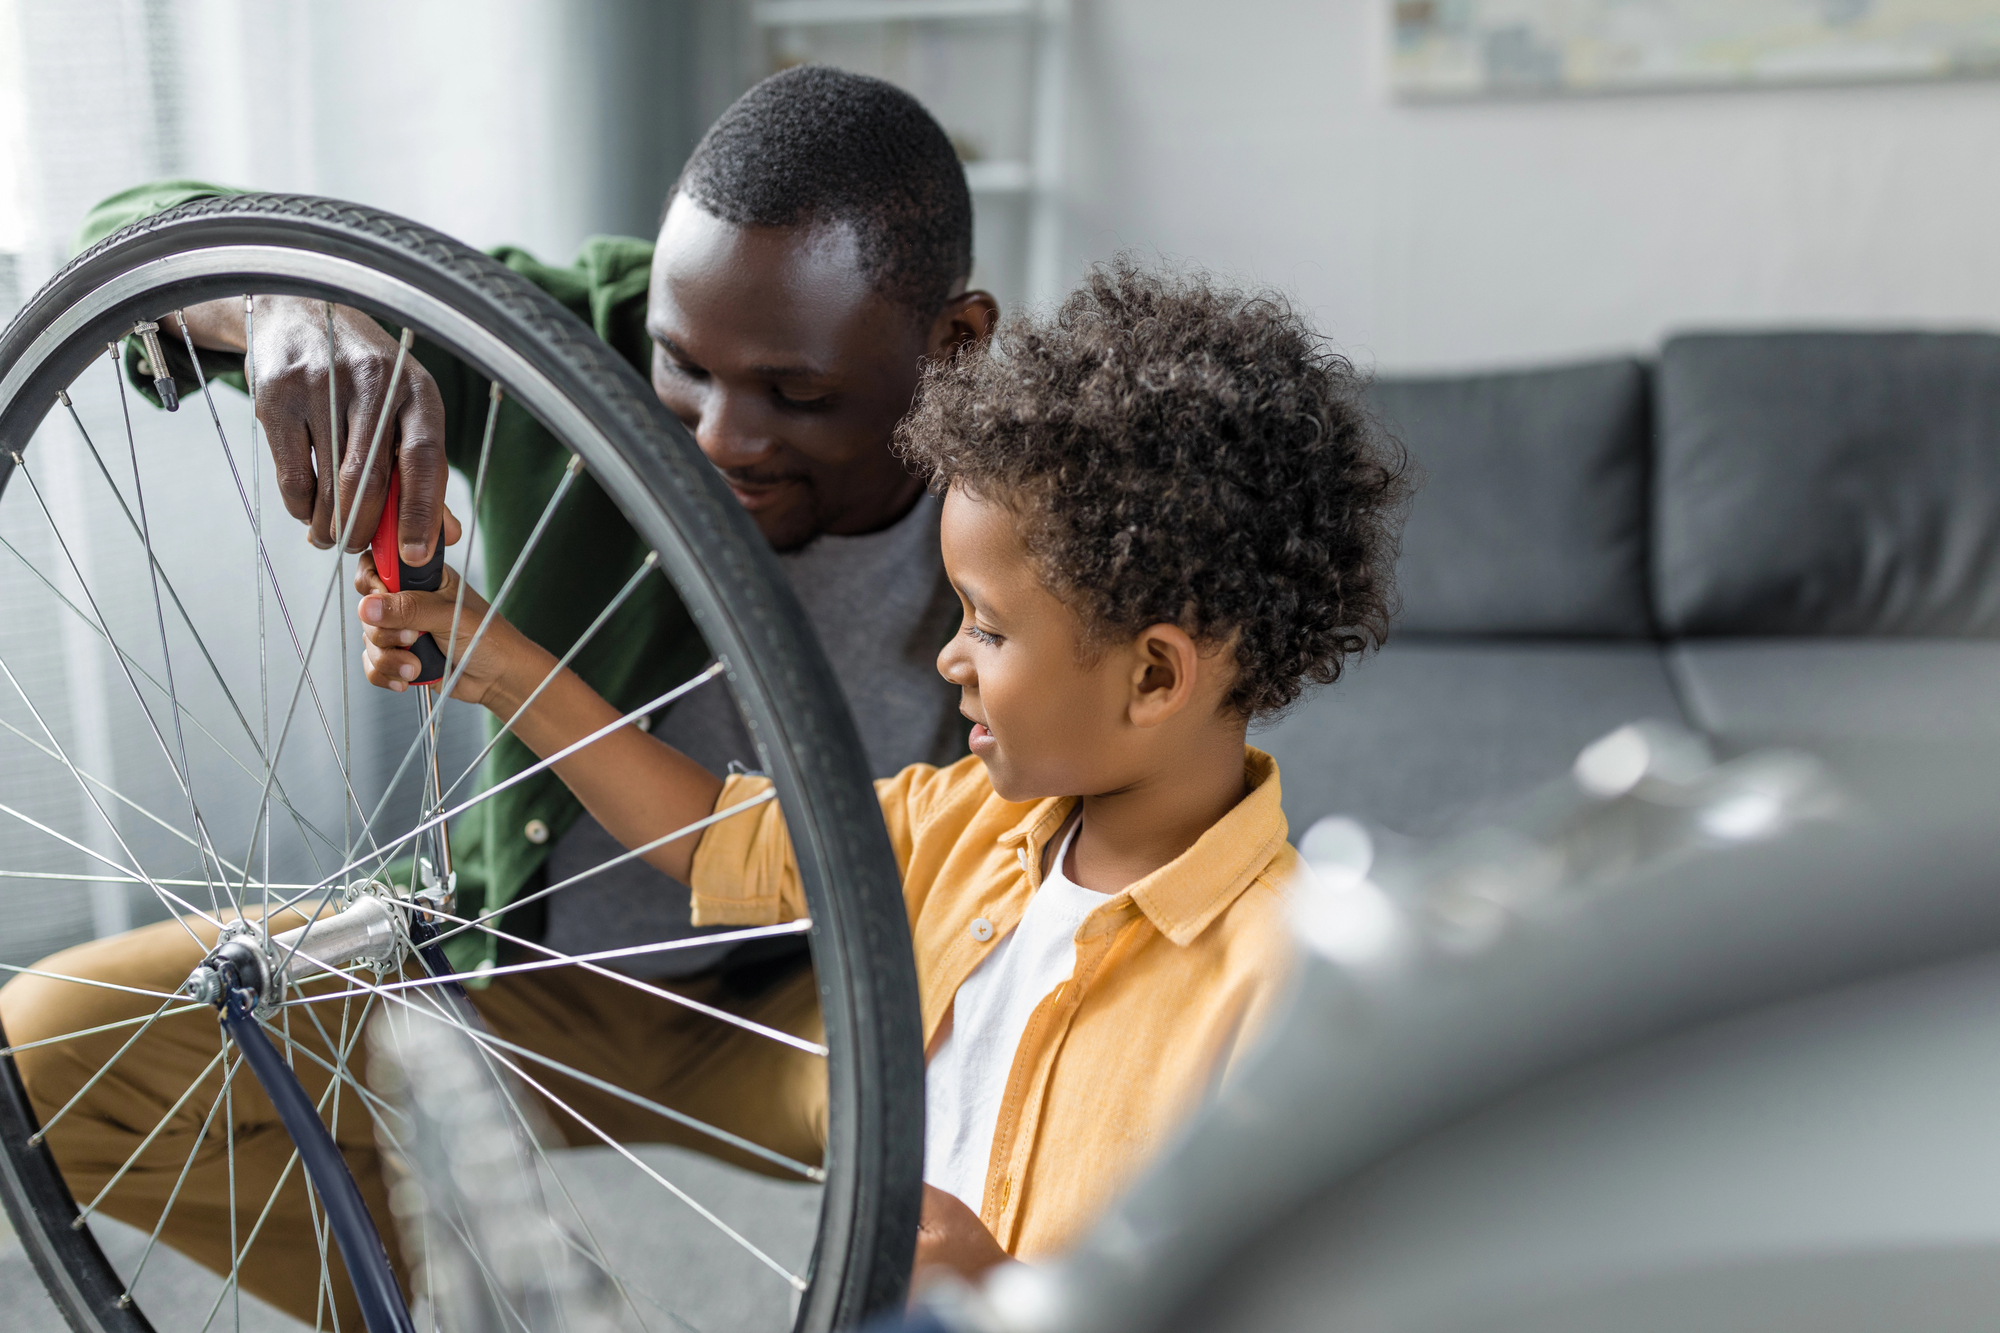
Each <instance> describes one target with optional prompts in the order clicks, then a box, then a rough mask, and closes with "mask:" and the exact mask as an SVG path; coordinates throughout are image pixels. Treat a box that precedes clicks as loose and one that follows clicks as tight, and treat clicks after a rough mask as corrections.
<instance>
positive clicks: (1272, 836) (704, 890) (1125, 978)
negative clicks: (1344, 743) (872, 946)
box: [691, 747, 1296, 1260]
mask: <svg viewBox="0 0 2000 1333" xmlns="http://www.w3.org/2000/svg"><path fill="white" fill-rule="evenodd" d="M1243 767H1244V776H1245V778H1246V780H1247V784H1248V786H1249V788H1250V790H1249V792H1248V794H1246V795H1245V796H1244V798H1243V799H1242V800H1241V801H1239V802H1238V803H1237V805H1236V807H1235V808H1234V809H1232V810H1231V811H1230V812H1229V813H1228V814H1227V815H1224V816H1223V817H1222V819H1221V820H1219V821H1218V822H1217V823H1216V824H1214V825H1213V826H1212V827H1211V828H1210V829H1209V830H1208V831H1207V832H1206V833H1204V834H1202V836H1201V838H1200V839H1199V840H1198V841H1197V842H1196V843H1195V845H1194V846H1192V847H1190V848H1188V850H1187V851H1185V852H1183V853H1182V854H1181V855H1180V856H1178V857H1176V858H1174V860H1172V861H1170V862H1168V863H1167V864H1166V865H1164V866H1162V867H1160V868H1159V869H1158V870H1156V871H1154V872H1153V873H1152V874H1150V875H1148V876H1146V877H1145V878H1144V879H1142V880H1140V881H1138V882H1137V883H1135V884H1133V885H1132V886H1131V887H1129V888H1127V889H1126V890H1125V891H1124V892H1123V893H1119V894H1116V895H1113V896H1112V897H1111V898H1110V899H1109V900H1108V901H1106V902H1105V903H1104V904H1103V905H1102V906H1100V907H1098V908H1097V909H1096V910H1095V911H1093V912H1092V913H1091V914H1090V915H1089V916H1088V917H1086V918H1085V919H1084V922H1083V924H1082V925H1081V926H1079V927H1078V928H1077V932H1076V970H1075V972H1074V973H1073V974H1072V975H1071V977H1070V980H1069V981H1067V982H1065V983H1064V984H1063V985H1061V986H1059V987H1057V988H1056V989H1055V990H1053V991H1051V992H1050V993H1049V994H1048V996H1047V997H1046V998H1044V999H1043V1000H1042V1002H1041V1004H1040V1006H1039V1007H1037V1008H1036V1010H1035V1011H1034V1014H1033V1015H1032V1016H1031V1017H1030V1018H1029V1020H1028V1026H1027V1030H1026V1031H1025V1032H1024V1033H1023V1034H1022V1036H1021V1044H1020V1046H1019V1047H1018V1048H1017V1049H1016V1051H1015V1053H1014V1065H1013V1070H1012V1072H1011V1073H1010V1074H1009V1076H1008V1080H1007V1091H1006V1095H1005V1099H1004V1101H1003V1102H1002V1104H1001V1108H1000V1119H999V1123H998V1125H997V1126H996V1128H995V1130H994V1134H993V1151H992V1156H991V1157H990V1158H989V1159H988V1166H987V1173H986V1191H985V1196H984V1199H983V1201H982V1206H981V1208H980V1210H979V1212H980V1219H981V1220H982V1221H983V1222H984V1223H985V1224H986V1227H987V1229H988V1230H990V1231H991V1232H992V1233H993V1235H994V1236H995V1237H996V1238H997V1239H998V1240H999V1242H1000V1244H1001V1245H1002V1246H1004V1247H1005V1248H1006V1249H1007V1251H1008V1252H1009V1253H1010V1254H1013V1255H1014V1256H1016V1257H1017V1258H1021V1259H1030V1260H1032V1259H1034V1258H1036V1257H1038V1256H1042V1255H1048V1254H1051V1253H1054V1252H1057V1251H1060V1250H1062V1249H1063V1248H1065V1247H1066V1246H1067V1245H1068V1244H1069V1243H1070V1242H1072V1241H1073V1240H1075V1239H1076V1238H1077V1237H1078V1236H1079V1235H1080V1234H1081V1233H1082V1231H1083V1229H1084V1228H1085V1227H1087V1226H1088V1225H1089V1224H1090V1223H1091V1222H1092V1221H1094V1220H1095V1219H1096V1217H1097V1216H1098V1214H1099V1213H1100V1212H1101V1211H1102V1210H1103V1208H1104V1207H1105V1206H1106V1205H1107V1204H1109V1203H1110V1202H1111V1201H1112V1199H1113V1198H1115V1197H1116V1196H1117V1194H1118V1193H1119V1191H1120V1190H1121V1189H1122V1188H1123V1187H1124V1186H1125V1185H1126V1184H1127V1183H1128V1182H1129V1181H1130V1180H1131V1178H1132V1176H1133V1174H1134V1173H1135V1172H1136V1171H1137V1170H1138V1169H1140V1168H1141V1167H1142V1166H1143V1165H1144V1164H1145V1163H1146V1161H1147V1160H1148V1159H1149V1158H1150V1157H1151V1156H1152V1154H1153V1153H1154V1152H1155V1150H1157V1149H1158V1148H1159V1147H1160V1146H1161V1145H1162V1144H1163V1143H1164V1142H1165V1140H1166V1138H1167V1136H1168V1135H1169V1134H1170V1133H1171V1132H1172V1131H1173V1130H1174V1128H1175V1127H1176V1126H1177V1125H1178V1124H1179V1123H1180V1122H1181V1121H1182V1120H1183V1119H1184V1118H1185V1117H1186V1115H1187V1114H1188V1113H1189V1112H1190V1111H1192V1110H1193V1109H1194V1108H1195V1106H1196V1105H1197V1104H1198V1103H1199V1102H1200V1101H1201V1099H1202V1097H1203V1095H1204V1094H1205V1093H1206V1092H1207V1091H1208V1090H1209V1089H1210V1088H1211V1087H1212V1086H1213V1085H1214V1084H1215V1083H1216V1081H1217V1080H1218V1079H1220V1078H1221V1077H1222V1076H1223V1075H1224V1074H1225V1073H1226V1072H1227V1071H1228V1069H1229V1068H1230V1065H1231V1063H1232V1062H1233V1061H1234V1060H1235V1059H1236V1058H1237V1057H1238V1056H1239V1055H1241V1054H1242V1053H1243V1052H1244V1051H1245V1050H1246V1049H1247V1047H1248V1045H1249V1042H1250V1040H1251V1039H1252V1037H1253V1035H1254V1034H1255V1033H1256V1031H1257V1029H1258V1028H1259V1026H1260V1025H1261V1023H1262V1021H1263V1020H1264V1019H1265V1018H1266V1017H1267V1016H1268V1015H1269V1013H1270V1010H1271V1007H1272V1004H1273V1002H1274V1000H1275V999H1276V998H1277V994H1278V991H1279V988H1280V986H1281V984H1282V982H1283V980H1284V975H1285V972H1286V970H1287V967H1288V964H1289V960H1290V957H1291V945H1290V942H1289V934H1288V930H1287V927H1286V924H1285V920H1284V912H1283V902H1282V899H1283V894H1284V892H1285V886H1286V884H1287V883H1288V881H1289V879H1290V876H1291V873H1292V870H1293V865H1294V862H1295V860H1296V857H1295V854H1294V853H1293V851H1292V849H1291V847H1290V846H1289V845H1288V844H1287V843H1286V842H1285V816H1284V812H1283V811H1282V810H1281V809H1280V808H1279V804H1278V766H1277V764H1276V763H1274V762H1273V761H1272V759H1271V757H1270V756H1269V755H1267V754H1264V753H1263V752H1262V751H1259V750H1255V749H1251V748H1249V747H1245V751H1244V763H1243ZM768 785H769V781H768V779H765V778H761V777H748V776H742V775H738V776H735V777H732V778H730V779H729V781H728V782H727V783H726V784H725V785H724V787H723V790H722V794H721V796H720V798H719V799H718V800H717V802H716V808H717V809H718V810H720V809H723V808H725V807H728V806H731V805H735V804H736V803H738V802H740V801H743V800H746V799H748V798H751V797H754V796H756V795H757V794H759V793H760V792H761V791H762V790H764V789H765V787H767V786H768ZM875 788H876V793H877V795H878V796H879V797H880V799H881V802H882V814H883V818H884V819H885V820H887V821H888V826H889V840H890V843H891V844H892V845H893V846H894V848H895V852H896V863H897V866H898V867H899V868H900V869H901V871H902V875H903V898H904V901H905V902H906V903H907V904H908V907H909V913H910V934H911V937H912V943H913V945H914V946H915V949H916V960H917V983H918V986H919V987H920V989H921V994H922V998H923V1021H924V1042H925V1049H926V1050H931V1049H934V1048H935V1044H936V1043H935V1038H936V1036H937V1033H938V1030H939V1027H940V1025H941V1024H942V1023H943V1022H944V1021H945V1019H946V1018H947V1017H948V1016H949V1014H950V1013H951V1006H952V999H953V997H954V996H956V995H957V993H958V987H959V984H960V983H961V982H963V981H964V980H965V979H966V978H967V977H968V976H970V975H971V974H972V970H973V969H974V968H976V967H978V966H979V964H980V962H981V961H982V960H983V959H985V957H986V955H987V954H988V952H990V951H991V950H992V949H993V948H994V947H995V946H996V945H998V944H999V943H1000V941H1001V940H1003V939H1005V938H1006V937H1007V933H1008V932H1009V931H1011V930H1012V929H1013V928H1014V926H1015V924H1016V923H1017V922H1019V921H1020V919H1021V913H1022V912H1023V910H1024V909H1025V908H1026V907H1027V905H1028V899H1029V898H1030V897H1031V896H1033V894H1034V892H1035V890H1036V889H1037V888H1039V887H1040V885H1041V879H1042V860H1043V849H1044V847H1045V846H1046V845H1047V843H1048V841H1049V839H1050V838H1051V837H1052V836H1053V835H1054V834H1055V833H1056V832H1057V830H1059V829H1060V828H1061V827H1062V826H1063V824H1064V822H1065V821H1066V820H1067V819H1068V817H1069V814H1070V811H1071V809H1072V808H1073V807H1074V805H1075V798H1074V797H1051V798H1049V799H1046V800H1041V801H1035V802H1031V803H1026V804H1023V803H1019V802H1012V801H1004V800H1002V799H1001V798H1000V797H999V796H998V795H996V794H995V793H994V790H993V784H992V783H991V781H989V780H988V778H987V776H986V766H985V765H984V764H982V763H981V762H980V761H979V760H978V759H976V758H972V759H964V760H961V761H960V762H958V763H956V764H954V765H952V766H951V767H950V768H944V769H938V768H933V767H931V766H930V765H928V764H915V765H912V766H911V767H909V768H906V769H904V770H903V771H902V772H901V773H899V774H897V775H896V776H895V777H893V778H884V779H882V780H881V781H879V782H877V783H876V784H875ZM691 878H692V881H693V888H694V912H695V918H694V919H695V921H696V922H697V923H698V924H703V925H710V924H713V925H723V924H729V925H768V924H772V923H775V922H778V921H783V920H789V919H793V918H796V917H798V916H801V915H803V914H804V913H805V910H806V908H805V898H804V894H803V892H802V889H801V886H800V882H799V875H798V868H797V863H796V862H795V861H794V860H793V857H792V849H791V843H790V841H789V839H788V838H787V837H786V834H785V826H784V820H783V816H782V815H781V814H780V812H779V810H778V807H777V806H776V805H775V804H768V805H764V806H762V807H760V808H758V809H757V810H755V811H752V812H746V813H745V814H744V815H743V816H741V817H739V818H736V819H731V820H726V821H724V822H722V823H720V824H716V825H714V826H712V827H710V828H709V829H708V831H707V832H706V833H704V834H703V835H702V840H701V845H700V846H699V847H698V848H697V849H696V852H695V859H694V871H693V874H692V876H691Z"/></svg>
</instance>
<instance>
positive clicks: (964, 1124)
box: [924, 820, 1111, 1213]
mask: <svg viewBox="0 0 2000 1333" xmlns="http://www.w3.org/2000/svg"><path fill="white" fill-rule="evenodd" d="M1082 822H1083V821H1081V820H1078V821H1077V823H1076V824H1074V825H1072V826H1071V828H1070V831H1069V833H1068V834H1067V835H1066V836H1065V837H1064V838H1063V841H1062V846H1061V847H1059V848H1057V849H1056V854H1055V858H1054V861H1053V863H1052V864H1051V865H1050V867H1049V874H1048V878H1046V879H1044V880H1043V881H1042V887H1041V888H1040V889H1038V890H1036V892H1035V896H1034V897H1032V898H1030V899H1029V900H1028V907H1027V910H1026V911H1024V912H1023V913H1022V914H1021V924H1019V925H1018V926H1016V927H1014V930H1013V932H1012V933H1011V934H1009V935H1008V936H1007V937H1006V938H1005V939H1002V940H999V941H996V942H995V943H994V945H993V948H992V950H991V951H990V952H989V953H987V955H986V957H985V958H984V959H982V960H981V961H980V964H979V966H978V967H976V968H974V969H973V970H972V975H971V976H969V977H967V978H966V979H965V980H964V981H963V982H961V983H959V987H958V995H957V997H956V999H954V1000H953V1002H952V1018H951V1033H950V1035H948V1036H947V1037H946V1038H945V1039H944V1043H943V1045H941V1046H939V1047H938V1049H937V1054H935V1055H933V1056H932V1057H931V1062H930V1067H929V1068H928V1069H927V1070H926V1071H925V1073H924V1181H925V1183H926V1184H930V1185H935V1186H937V1187H938V1188H939V1189H941V1190H944V1191H946V1192H947V1193H950V1194H955V1195H957V1196H958V1197H959V1199H960V1200H962V1201H963V1202H964V1204H965V1206H966V1207H968V1208H970V1209H972V1211H973V1212H975V1213H976V1212H978V1211H979V1206H980V1203H981V1201H982V1199H983V1198H984V1196H985V1193H986V1168H987V1164H988V1162H989V1161H990V1159H991V1158H992V1155H993V1131H994V1128H995V1127H996V1126H997V1125H998V1124H999V1121H1000V1102H1001V1099H1002V1098H1003V1097H1005V1096H1006V1093H1007V1077H1008V1075H1009V1074H1010V1073H1012V1072H1013V1068H1014V1052H1015V1049H1016V1048H1017V1047H1019V1046H1020V1044H1021V1034H1022V1033H1023V1032H1026V1031H1027V1028H1028V1019H1029V1018H1031V1017H1032V1016H1033V1015H1034V1012H1035V1008H1036V1006H1037V1005H1039V1004H1041V1002H1042V999H1043V997H1044V996H1046V995H1048V993H1049V992H1050V991H1052V990H1054V989H1055V988H1056V987H1058V986H1060V985H1062V984H1063V982H1065V981H1068V980H1069V979H1070V977H1071V975H1072V974H1074V973H1075V971H1076V932H1077V928H1078V927H1079V926H1081V925H1082V924H1083V919H1084V918H1085V917H1087V916H1089V915H1090V914H1091V913H1092V912H1093V911H1095V910H1096V909H1097V908H1098V907H1099V906H1101V905H1102V904H1103V903H1104V902H1105V901H1106V900H1107V899H1109V898H1110V897H1111V895H1110V894H1108V893H1094V892H1092V891H1091V890H1089V889H1086V888H1084V887H1083V886H1082V885H1080V884H1077V883H1076V882H1075V881H1073V880H1071V879H1070V877H1069V876H1068V875H1066V874H1064V873H1063V861H1064V859H1065V858H1066V857H1067V856H1068V855H1069V845H1070V842H1071V841H1072V840H1073V839H1075V837H1076V830H1077V828H1079V827H1081V826H1082Z"/></svg>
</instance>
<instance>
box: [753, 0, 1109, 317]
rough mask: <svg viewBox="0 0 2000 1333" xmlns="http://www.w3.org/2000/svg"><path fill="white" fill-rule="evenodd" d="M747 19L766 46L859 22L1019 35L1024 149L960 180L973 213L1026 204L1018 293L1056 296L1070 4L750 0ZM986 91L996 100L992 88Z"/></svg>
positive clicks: (980, 165)
mask: <svg viewBox="0 0 2000 1333" xmlns="http://www.w3.org/2000/svg"><path fill="white" fill-rule="evenodd" d="M751 16H752V19H753V22H754V23H755V25H756V27H757V29H758V30H759V33H760V36H762V37H763V38H765V39H766V40H765V45H766V47H767V49H768V37H769V35H770V34H771V33H773V32H774V31H777V30H781V29H793V30H802V31H805V32H808V33H809V32H811V31H813V30H825V29H840V28H854V27H857V26H861V25H893V24H906V25H939V24H1002V25H1009V26H1014V27H1017V28H1019V29H1020V30H1022V31H1024V32H1025V34H1026V36H1027V38H1028V41H1029V45H1030V51H1031V54H1030V58H1029V61H1028V64H1027V76H1026V78H1025V79H1024V80H1023V81H1022V84H1021V86H1020V87H1018V88H1017V89H1016V90H1015V96H1017V97H1018V98H1019V99H1020V102H1021V105H1022V106H1023V108H1024V109H1025V112H1026V118H1027V123H1028V133H1027V152H1026V153H1025V155H1022V156H1009V157H1003V158H992V159H986V158H982V159H978V160H974V161H970V162H967V163H966V164H965V183H966V185H967V187H968V188H969V189H970V190H971V191H972V194H973V204H974V207H975V209H977V208H978V206H979V204H980V202H981V200H984V199H992V200H994V201H996V202H998V201H1000V200H1003V199H1008V198H1017V199H1019V200H1020V201H1021V202H1022V203H1023V204H1025V207H1026V229H1025V233H1026V234H1025V244H1024V246H1023V247H1022V248H1023V250H1024V254H1023V255H1022V257H1021V258H1022V263H1021V272H1022V274H1023V284H1022V287H1023V295H1025V297H1026V299H1027V300H1028V301H1029V302H1030V303H1031V304H1035V305H1043V304H1047V303H1050V302H1053V301H1056V300H1059V299H1060V298H1061V296H1062V295H1063V282H1062V210H1061V197H1060V192H1061V188H1062V146H1063V133H1064V101H1065V90H1066V87H1067V81H1068V42H1069V0H756V3H754V4H753V5H752V6H751ZM988 91H991V92H993V93H994V95H998V91H999V90H988ZM947 128H949V126H947Z"/></svg>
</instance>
